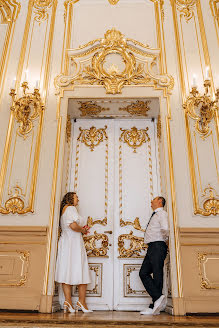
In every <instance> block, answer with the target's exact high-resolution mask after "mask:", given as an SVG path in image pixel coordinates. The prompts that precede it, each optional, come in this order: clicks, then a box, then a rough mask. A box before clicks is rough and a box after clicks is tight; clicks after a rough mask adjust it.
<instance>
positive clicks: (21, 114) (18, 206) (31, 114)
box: [0, 82, 44, 214]
mask: <svg viewBox="0 0 219 328" xmlns="http://www.w3.org/2000/svg"><path fill="white" fill-rule="evenodd" d="M22 87H23V96H22V97H17V96H16V93H15V90H14V89H11V92H10V95H11V97H12V106H11V116H10V123H9V129H8V135H7V141H6V149H5V152H4V157H3V161H2V166H1V170H0V213H1V214H9V213H13V214H15V213H16V214H25V213H28V212H33V211H34V207H33V206H34V199H35V191H36V181H37V174H38V165H39V155H40V144H41V136H42V124H43V113H44V104H43V102H42V99H41V97H40V93H39V90H38V89H35V90H34V92H33V93H27V92H26V90H27V88H28V84H27V82H24V83H23V84H22ZM34 121H37V122H36V123H35V127H34V123H33V122H34ZM31 131H32V133H31ZM34 132H37V135H36V137H35V138H34ZM14 135H15V138H13V136H14ZM19 138H21V139H23V140H24V142H28V143H31V153H32V152H33V153H34V161H30V160H29V164H28V166H29V168H28V173H27V181H26V187H25V189H24V187H23V188H22V187H21V185H20V186H19V184H18V182H17V183H16V184H15V185H14V183H15V182H14V179H12V178H13V176H12V172H13V171H12V170H13V167H14V164H15V163H16V160H18V162H19V160H23V156H21V157H20V158H19V159H16V158H15V157H14V151H15V150H13V152H12V153H11V152H10V148H11V147H10V146H11V142H12V139H13V145H14V149H15V147H16V143H17V142H18V140H19ZM31 140H32V141H31ZM34 141H35V142H34ZM10 153H11V156H12V158H11V160H10V165H11V167H10V171H9V170H8V162H9V154H10ZM31 155H32V154H31ZM14 162H15V163H14ZM31 166H32V170H31ZM30 170H31V172H32V179H31V181H30V182H29V174H30ZM6 175H7V176H6ZM16 180H18V177H16ZM6 181H7V183H8V188H7V189H8V193H7V194H6V193H5V195H3V190H4V186H5V182H6ZM28 186H29V188H28ZM27 189H29V193H30V194H29V199H28V196H27ZM11 195H12V196H11ZM8 196H10V197H9V198H7V199H6V197H8ZM3 199H5V204H4V205H3V204H2V201H3ZM25 203H27V204H26V205H25Z"/></svg>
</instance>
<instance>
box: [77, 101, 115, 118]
mask: <svg viewBox="0 0 219 328" xmlns="http://www.w3.org/2000/svg"><path fill="white" fill-rule="evenodd" d="M78 103H79V104H81V106H80V107H79V108H78V109H79V110H80V111H81V116H97V115H98V114H100V113H101V112H103V111H105V110H109V108H104V107H101V106H99V105H97V103H95V102H94V101H79V102H78Z"/></svg>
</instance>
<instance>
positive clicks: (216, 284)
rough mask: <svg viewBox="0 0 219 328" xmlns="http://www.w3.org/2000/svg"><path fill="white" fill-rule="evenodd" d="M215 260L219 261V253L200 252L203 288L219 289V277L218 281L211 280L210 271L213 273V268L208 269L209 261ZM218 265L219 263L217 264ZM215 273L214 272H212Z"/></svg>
mask: <svg viewBox="0 0 219 328" xmlns="http://www.w3.org/2000/svg"><path fill="white" fill-rule="evenodd" d="M210 261H211V262H212V261H214V262H215V263H218V262H219V253H211V252H209V253H198V268H199V277H200V287H201V289H207V290H208V289H219V279H218V281H215V279H213V281H211V279H210V277H209V275H208V273H210V274H211V270H208V269H207V265H208V262H210ZM217 265H218V264H217ZM212 273H213V272H212Z"/></svg>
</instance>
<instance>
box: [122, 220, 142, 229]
mask: <svg viewBox="0 0 219 328" xmlns="http://www.w3.org/2000/svg"><path fill="white" fill-rule="evenodd" d="M127 225H132V226H133V227H134V228H135V229H136V230H140V231H143V232H144V231H145V229H142V227H141V224H140V221H139V218H135V220H134V222H131V221H124V220H123V219H120V227H125V226H127Z"/></svg>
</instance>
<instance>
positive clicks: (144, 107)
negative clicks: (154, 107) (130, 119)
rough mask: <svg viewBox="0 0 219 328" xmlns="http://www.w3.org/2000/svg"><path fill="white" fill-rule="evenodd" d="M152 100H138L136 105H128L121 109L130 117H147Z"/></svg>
mask: <svg viewBox="0 0 219 328" xmlns="http://www.w3.org/2000/svg"><path fill="white" fill-rule="evenodd" d="M150 102H151V101H150V100H146V101H142V100H137V101H136V102H135V103H132V104H131V105H128V106H126V107H120V108H119V110H120V111H126V112H128V113H129V114H130V115H133V116H147V112H148V111H149V110H150V107H149V106H148V104H150Z"/></svg>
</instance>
